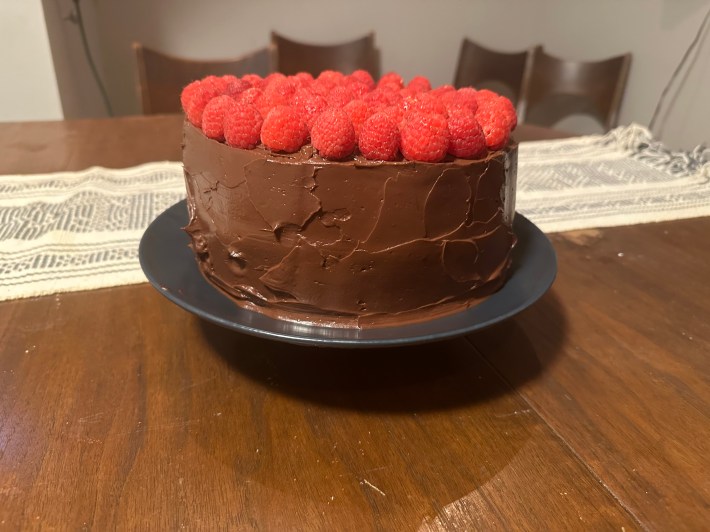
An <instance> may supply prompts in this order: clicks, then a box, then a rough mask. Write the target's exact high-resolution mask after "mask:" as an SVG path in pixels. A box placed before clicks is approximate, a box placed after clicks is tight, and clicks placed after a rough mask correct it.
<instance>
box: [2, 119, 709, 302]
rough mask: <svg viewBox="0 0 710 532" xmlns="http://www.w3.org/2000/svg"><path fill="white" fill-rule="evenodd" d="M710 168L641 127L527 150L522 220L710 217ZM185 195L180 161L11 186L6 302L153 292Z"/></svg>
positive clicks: (558, 225) (598, 223)
mask: <svg viewBox="0 0 710 532" xmlns="http://www.w3.org/2000/svg"><path fill="white" fill-rule="evenodd" d="M707 159H708V151H707V150H704V149H703V148H697V149H696V150H695V151H693V152H672V151H670V150H668V149H666V148H665V147H664V146H663V145H661V144H660V143H659V142H656V141H654V140H653V139H652V138H651V135H650V133H649V132H648V131H647V130H646V129H645V128H643V127H641V126H637V125H631V126H626V127H620V128H617V129H615V130H612V131H611V132H609V133H607V134H606V135H592V136H586V137H575V138H571V139H563V140H552V141H537V142H525V143H522V144H521V145H520V151H519V156H518V191H517V200H516V203H517V210H518V211H519V212H521V213H522V214H524V215H525V216H527V217H528V218H529V219H530V220H532V221H533V222H534V223H535V224H536V225H537V226H538V227H540V229H542V230H543V231H546V232H556V231H568V230H573V229H584V228H591V227H609V226H614V225H630V224H637V223H645V222H656V221H664V220H674V219H681V218H692V217H697V216H708V215H710V162H709V161H708V160H707ZM184 186H185V185H184V178H183V172H182V164H181V163H179V162H161V163H150V164H145V165H141V166H137V167H133V168H127V169H122V170H113V169H107V168H99V167H94V168H89V169H87V170H84V171H81V172H66V173H52V174H36V175H5V176H0V301H2V300H8V299H15V298H22V297H30V296H37V295H46V294H54V293H61V292H71V291H78V290H91V289H95V288H102V287H108V286H119V285H124V284H134V283H141V282H145V280H146V279H145V276H144V275H143V272H142V270H141V268H140V265H139V262H138V243H139V242H140V238H141V236H142V235H143V232H144V231H145V229H146V227H147V226H148V224H150V222H151V221H152V220H153V219H154V218H155V217H157V216H158V215H159V214H160V213H161V212H163V211H164V210H165V209H167V208H168V207H170V206H171V205H173V204H175V203H176V202H178V201H180V200H181V199H183V198H184V197H185V188H184Z"/></svg>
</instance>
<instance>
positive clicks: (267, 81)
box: [264, 72, 286, 88]
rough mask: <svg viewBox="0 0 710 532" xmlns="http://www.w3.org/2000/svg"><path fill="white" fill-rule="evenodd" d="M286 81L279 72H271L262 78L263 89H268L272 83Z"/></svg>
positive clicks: (284, 75) (284, 76) (283, 75)
mask: <svg viewBox="0 0 710 532" xmlns="http://www.w3.org/2000/svg"><path fill="white" fill-rule="evenodd" d="M285 79H286V74H282V73H281V72H272V73H271V74H269V75H268V76H266V77H265V78H264V88H266V87H268V86H269V85H271V84H272V83H273V82H274V81H277V80H278V81H283V80H285Z"/></svg>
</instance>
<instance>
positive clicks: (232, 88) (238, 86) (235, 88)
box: [224, 76, 251, 99]
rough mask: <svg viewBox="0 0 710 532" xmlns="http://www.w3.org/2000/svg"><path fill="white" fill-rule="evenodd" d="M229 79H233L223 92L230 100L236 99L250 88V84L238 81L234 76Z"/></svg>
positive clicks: (241, 80)
mask: <svg viewBox="0 0 710 532" xmlns="http://www.w3.org/2000/svg"><path fill="white" fill-rule="evenodd" d="M231 77H233V78H234V79H232V80H230V81H229V83H227V88H226V89H225V90H224V94H226V95H227V96H231V97H232V98H234V99H237V97H238V96H239V95H240V94H241V93H242V92H244V91H245V90H247V89H250V88H251V84H250V83H249V82H248V81H244V80H243V79H239V78H238V77H236V76H231Z"/></svg>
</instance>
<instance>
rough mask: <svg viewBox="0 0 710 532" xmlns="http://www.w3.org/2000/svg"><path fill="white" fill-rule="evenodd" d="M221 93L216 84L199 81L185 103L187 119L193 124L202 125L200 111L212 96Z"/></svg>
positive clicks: (201, 111) (214, 96)
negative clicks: (198, 84)
mask: <svg viewBox="0 0 710 532" xmlns="http://www.w3.org/2000/svg"><path fill="white" fill-rule="evenodd" d="M221 94H222V90H221V88H220V86H219V85H218V84H215V83H212V82H210V81H208V82H206V83H205V82H204V80H203V81H202V82H201V83H200V86H199V87H197V89H196V90H195V91H193V93H192V95H191V96H190V99H189V101H188V103H187V113H186V114H187V119H188V120H189V121H190V123H191V124H192V125H193V126H196V127H202V113H203V112H204V110H205V107H206V106H207V104H208V103H209V102H210V100H211V99H212V98H216V97H217V96H220V95H221Z"/></svg>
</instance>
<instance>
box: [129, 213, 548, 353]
mask: <svg viewBox="0 0 710 532" xmlns="http://www.w3.org/2000/svg"><path fill="white" fill-rule="evenodd" d="M187 216H188V215H187V206H186V205H185V201H184V200H183V201H181V202H179V203H176V204H175V205H173V206H172V207H170V208H169V209H168V210H166V211H165V212H163V213H162V214H161V215H160V216H158V217H157V218H156V219H155V220H154V221H153V222H152V223H151V224H150V226H149V227H148V229H146V231H145V233H144V235H143V238H142V239H141V243H140V248H139V257H140V263H141V267H142V268H143V271H144V272H145V274H146V276H147V277H148V280H149V281H150V282H151V284H152V285H153V286H154V287H155V288H156V289H157V290H158V291H159V292H160V293H161V294H163V295H164V296H165V297H167V298H168V299H170V300H171V301H172V302H173V303H176V304H177V305H179V306H181V307H182V308H184V309H185V310H187V311H189V312H192V313H194V314H196V315H198V316H200V317H201V318H204V319H206V320H208V321H211V322H214V323H216V324H218V325H221V326H223V327H227V328H229V329H233V330H235V331H239V332H242V333H246V334H252V335H255V336H260V337H262V338H270V339H272V340H280V341H284V342H290V343H295V344H304V345H314V346H330V347H386V346H396V345H406V344H415V343H423V342H432V341H436V340H443V339H445V338H451V337H454V336H460V335H464V334H468V333H471V332H474V331H477V330H480V329H483V328H485V327H489V326H490V325H493V324H495V323H498V322H500V321H503V320H505V319H507V318H510V317H511V316H513V315H515V314H517V313H518V312H520V311H522V310H524V309H526V308H527V307H529V306H530V305H532V304H533V303H534V302H535V301H537V300H538V299H539V298H540V297H541V296H542V295H543V294H544V293H545V292H546V291H547V290H548V288H550V286H551V285H552V282H553V281H554V279H555V275H556V273H557V260H556V257H555V251H554V249H553V248H552V244H550V241H549V240H548V239H547V237H546V236H545V235H544V234H543V233H542V232H541V231H540V230H539V229H538V228H537V227H536V226H535V225H534V224H533V223H532V222H530V221H529V220H527V219H526V218H525V217H523V216H521V215H520V214H516V216H515V222H514V224H513V228H514V230H515V233H516V235H517V236H518V244H517V246H516V247H515V250H514V253H513V267H512V269H511V275H510V278H509V279H508V281H507V282H506V284H505V285H504V286H503V288H501V289H500V290H499V291H498V292H496V293H495V294H493V295H492V296H490V297H489V298H488V299H486V300H485V301H483V302H482V303H480V304H479V305H476V306H475V307H473V308H470V309H468V310H465V311H463V312H459V313H456V314H452V315H449V316H445V317H443V318H437V319H434V320H431V321H427V322H423V323H416V324H410V325H403V326H396V327H383V328H376V329H343V328H330V327H323V326H313V325H306V324H302V323H297V322H293V321H285V320H279V319H274V318H269V317H267V316H264V315H262V314H259V313H257V312H252V311H249V310H245V309H242V308H240V307H238V306H237V305H236V303H234V302H233V301H232V300H231V299H229V298H228V297H227V296H225V295H224V294H223V293H222V292H220V291H219V290H218V289H217V288H215V287H213V286H212V285H211V284H209V283H208V282H207V281H206V280H205V278H204V277H203V276H202V274H201V273H200V270H199V269H198V267H197V262H196V261H195V258H194V255H193V253H192V250H191V249H190V248H189V247H188V242H189V237H188V236H187V234H185V232H184V231H183V230H182V228H183V227H184V226H185V225H187V222H188V219H187Z"/></svg>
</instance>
